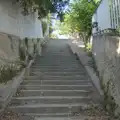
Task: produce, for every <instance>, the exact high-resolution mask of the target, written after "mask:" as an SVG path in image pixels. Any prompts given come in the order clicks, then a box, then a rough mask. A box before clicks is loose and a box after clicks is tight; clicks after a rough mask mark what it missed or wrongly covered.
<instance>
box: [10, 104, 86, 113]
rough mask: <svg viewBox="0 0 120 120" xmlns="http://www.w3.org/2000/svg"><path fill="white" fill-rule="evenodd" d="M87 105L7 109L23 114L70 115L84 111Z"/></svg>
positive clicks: (44, 105)
mask: <svg viewBox="0 0 120 120" xmlns="http://www.w3.org/2000/svg"><path fill="white" fill-rule="evenodd" d="M87 106H88V104H83V103H79V104H34V105H18V106H17V105H15V106H10V107H9V109H10V110H12V111H15V112H19V113H23V114H27V113H29V114H31V113H35V114H48V113H52V114H57V113H72V112H78V111H79V110H81V109H86V108H87Z"/></svg>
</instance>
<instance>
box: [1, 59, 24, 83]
mask: <svg viewBox="0 0 120 120" xmlns="http://www.w3.org/2000/svg"><path fill="white" fill-rule="evenodd" d="M24 67H25V65H24V63H23V62H20V61H17V62H15V63H9V64H4V65H1V66H0V83H7V82H8V81H9V80H12V78H13V77H15V76H16V75H17V73H18V72H20V71H21V70H22V68H24Z"/></svg>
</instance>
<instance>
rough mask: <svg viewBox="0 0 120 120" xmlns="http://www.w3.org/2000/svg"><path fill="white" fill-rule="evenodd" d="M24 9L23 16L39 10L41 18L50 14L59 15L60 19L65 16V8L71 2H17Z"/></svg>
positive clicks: (27, 0)
mask: <svg viewBox="0 0 120 120" xmlns="http://www.w3.org/2000/svg"><path fill="white" fill-rule="evenodd" d="M16 1H17V2H19V3H20V5H21V6H22V8H23V12H22V13H23V14H24V15H28V14H29V13H30V12H35V11H36V10H38V15H39V18H43V17H45V16H47V15H48V14H49V13H57V14H58V15H59V16H60V17H61V16H62V15H63V11H64V7H65V6H66V5H67V4H68V3H69V0H16Z"/></svg>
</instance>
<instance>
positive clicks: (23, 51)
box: [19, 47, 26, 61]
mask: <svg viewBox="0 0 120 120" xmlns="http://www.w3.org/2000/svg"><path fill="white" fill-rule="evenodd" d="M19 57H20V60H21V61H25V59H26V54H25V50H24V48H23V47H19Z"/></svg>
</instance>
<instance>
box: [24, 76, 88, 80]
mask: <svg viewBox="0 0 120 120" xmlns="http://www.w3.org/2000/svg"><path fill="white" fill-rule="evenodd" d="M24 79H26V80H43V79H46V80H50V79H52V80H59V79H62V80H67V79H68V80H81V79H83V80H84V79H86V80H88V76H85V75H72V76H52V75H41V76H39V75H38V76H36V75H35V76H26V77H25V78H24Z"/></svg>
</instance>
